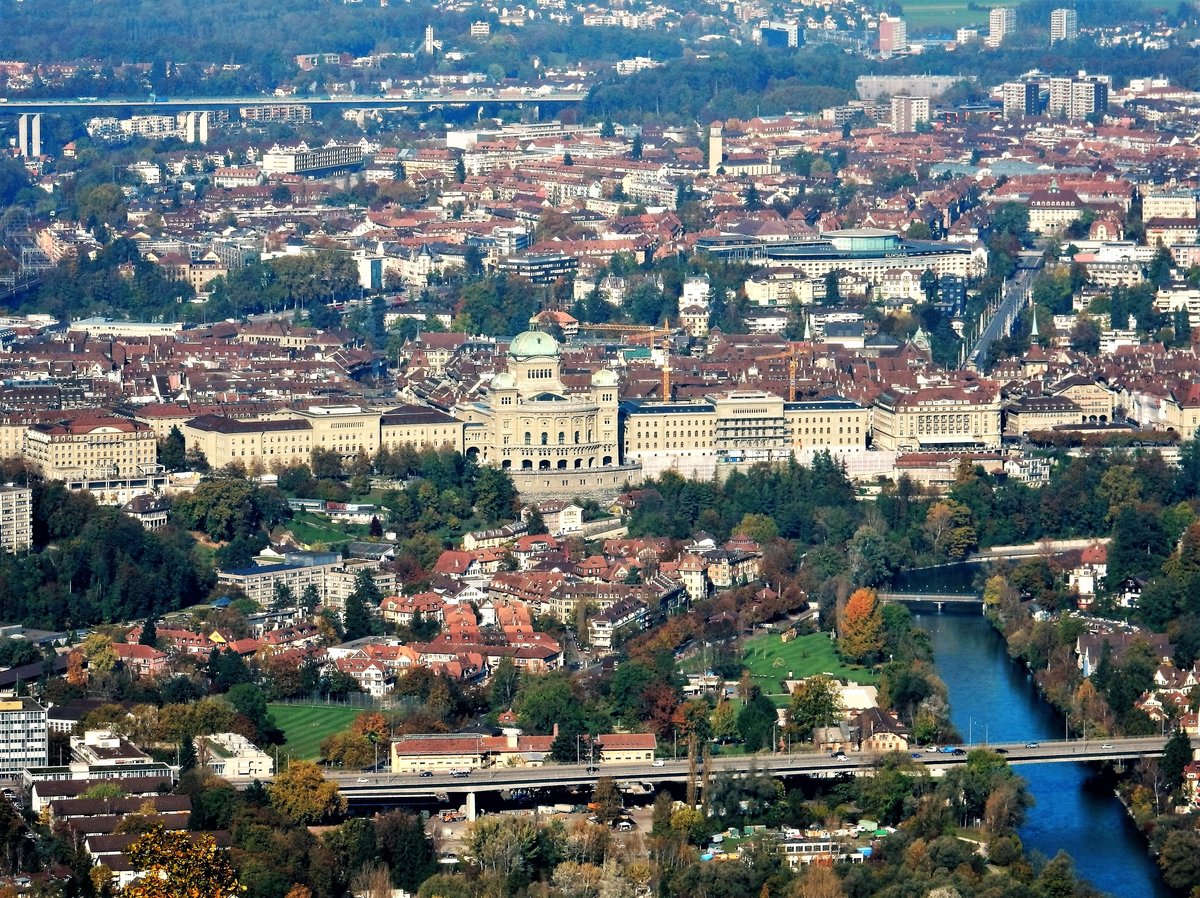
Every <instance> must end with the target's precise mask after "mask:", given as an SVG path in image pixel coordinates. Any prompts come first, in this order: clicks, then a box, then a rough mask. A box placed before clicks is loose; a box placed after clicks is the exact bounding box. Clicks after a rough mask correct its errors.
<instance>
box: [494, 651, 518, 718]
mask: <svg viewBox="0 0 1200 898" xmlns="http://www.w3.org/2000/svg"><path fill="white" fill-rule="evenodd" d="M520 686H521V670H520V668H518V667H517V666H516V664H514V663H513V660H512V658H510V657H509V656H508V655H505V656H504V657H503V658H501V659H500V663H499V664H497V665H496V669H495V671H494V672H493V674H492V693H491V696H490V704H491V706H492V710H493V711H502V710H504V709H506V708H510V707H512V703H513V700H514V699H515V698H516V697H517V691H518V689H519V688H520Z"/></svg>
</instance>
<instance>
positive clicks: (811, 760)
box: [330, 736, 1165, 815]
mask: <svg viewBox="0 0 1200 898" xmlns="http://www.w3.org/2000/svg"><path fill="white" fill-rule="evenodd" d="M1164 744H1165V739H1164V738H1163V737H1160V736H1153V737H1144V738H1136V739H1110V740H1109V741H1107V742H1098V741H1082V740H1065V741H1064V740H1059V741H1043V742H1039V743H1028V744H1026V743H995V744H991V745H987V746H982V745H977V746H972V747H973V748H983V747H987V748H990V749H992V750H993V751H998V752H1001V753H1003V754H1004V755H1005V756H1006V758H1007V760H1008V762H1009V763H1010V764H1053V763H1067V762H1078V761H1118V762H1119V761H1132V760H1136V759H1138V758H1146V757H1159V756H1161V755H1162V752H1163V746H1164ZM960 751H961V753H954V752H951V751H946V752H943V751H935V752H927V751H925V750H923V749H921V748H913V749H912V750H911V752H909V754H910V755H911V756H912V760H913V762H914V763H918V764H924V765H925V766H927V767H929V768H931V770H932V771H933V772H934V773H935V775H936V773H938V772H940V771H944V770H945V769H947V768H950V767H954V766H957V765H959V764H963V763H966V760H967V751H966V750H965V749H961V750H960ZM884 757H886V755H885V754H882V753H878V752H850V753H848V754H846V755H845V756H844V757H831V756H830V755H827V754H819V753H815V752H790V753H787V752H778V753H775V754H756V755H741V756H738V757H730V758H721V757H714V758H711V759H710V761H709V765H710V769H709V773H710V775H711V774H715V773H733V774H739V773H742V774H744V773H748V772H750V771H751V770H755V771H758V772H761V773H769V774H770V775H772V776H779V777H792V776H837V775H839V774H852V775H853V774H861V773H865V772H868V771H870V770H872V769H873V768H874V767H875V766H876V765H877V764H878V763H879V762H880V761H881V760H882V759H883V758H884ZM601 776H607V777H612V778H613V779H614V780H616V781H617V782H618V783H622V784H625V785H633V784H638V785H641V786H652V785H654V784H657V783H684V782H686V781H687V778H688V764H687V761H686V760H667V761H665V762H663V764H662V766H654V765H652V764H649V763H642V764H612V765H609V764H603V765H600V766H599V767H590V768H589V766H588V765H586V764H546V765H545V766H542V767H486V768H482V769H477V770H472V771H471V772H470V774H469V775H468V776H457V777H455V776H450V775H449V773H448V772H438V773H434V774H433V775H432V776H419V775H416V774H403V775H401V774H393V773H362V774H354V773H339V774H333V775H332V776H331V777H330V778H331V779H333V780H334V781H336V782H337V784H338V786H339V788H340V789H341V791H342V794H343V795H345V796H346V798H347V799H348V800H349V801H350V803H351V804H352V805H353V804H356V803H358V804H373V805H379V804H403V803H404V802H405V801H406V800H413V801H422V800H423V801H429V800H446V799H448V797H449V796H451V795H459V796H462V798H463V802H462V803H464V804H466V806H467V809H468V814H469V815H473V811H474V808H475V796H476V795H477V794H479V793H483V792H504V791H510V790H513V789H550V788H563V787H572V786H574V787H585V788H590V787H591V786H592V785H593V784H594V783H595V782H596V779H597V778H598V777H601Z"/></svg>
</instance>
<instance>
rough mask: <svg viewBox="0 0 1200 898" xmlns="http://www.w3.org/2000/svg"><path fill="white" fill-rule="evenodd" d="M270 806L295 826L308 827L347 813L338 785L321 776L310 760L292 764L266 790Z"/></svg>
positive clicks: (318, 768)
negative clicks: (296, 824)
mask: <svg viewBox="0 0 1200 898" xmlns="http://www.w3.org/2000/svg"><path fill="white" fill-rule="evenodd" d="M267 794H268V795H269V796H270V799H271V806H272V807H273V808H275V810H277V811H278V812H279V813H281V814H283V816H285V817H287V818H288V819H289V820H291V821H292V822H293V823H298V824H300V825H302V826H309V825H313V824H317V823H323V822H326V821H328V820H329V819H331V818H333V817H338V816H341V815H342V814H344V813H346V799H345V798H344V797H343V796H342V794H341V793H340V792H339V791H338V787H337V783H333V782H329V781H327V780H326V779H325V777H323V776H322V775H321V768H320V767H318V766H317V765H316V764H314V763H312V762H311V761H292V762H291V763H290V764H288V766H287V767H286V768H285V769H284V771H283V772H282V773H279V774H277V775H276V776H275V782H273V783H272V784H271V785H270V786H268V787H267Z"/></svg>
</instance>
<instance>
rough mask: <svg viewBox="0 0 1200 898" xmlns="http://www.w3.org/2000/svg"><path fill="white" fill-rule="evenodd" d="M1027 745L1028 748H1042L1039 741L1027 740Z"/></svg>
mask: <svg viewBox="0 0 1200 898" xmlns="http://www.w3.org/2000/svg"><path fill="white" fill-rule="evenodd" d="M1025 747H1026V748H1041V747H1042V746H1041V745H1040V744H1039V743H1037V742H1026V743H1025Z"/></svg>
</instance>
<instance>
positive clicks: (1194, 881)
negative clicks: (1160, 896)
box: [1158, 830, 1200, 891]
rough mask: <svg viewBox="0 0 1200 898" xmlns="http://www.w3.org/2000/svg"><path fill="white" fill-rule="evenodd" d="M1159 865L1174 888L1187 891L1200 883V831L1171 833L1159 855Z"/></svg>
mask: <svg viewBox="0 0 1200 898" xmlns="http://www.w3.org/2000/svg"><path fill="white" fill-rule="evenodd" d="M1158 865H1159V867H1160V868H1162V874H1163V880H1164V881H1165V882H1166V884H1167V885H1169V886H1170V887H1171V888H1173V889H1178V890H1180V891H1187V890H1190V889H1194V888H1195V887H1196V886H1197V885H1200V833H1196V832H1188V831H1186V830H1175V831H1174V832H1171V833H1169V834H1168V835H1167V839H1166V841H1165V842H1163V847H1162V851H1161V852H1160V853H1159V855H1158Z"/></svg>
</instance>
